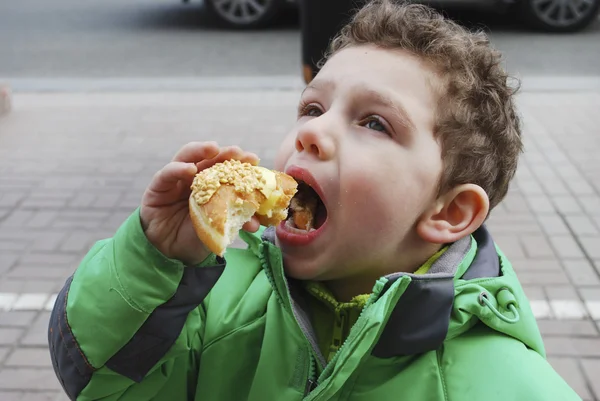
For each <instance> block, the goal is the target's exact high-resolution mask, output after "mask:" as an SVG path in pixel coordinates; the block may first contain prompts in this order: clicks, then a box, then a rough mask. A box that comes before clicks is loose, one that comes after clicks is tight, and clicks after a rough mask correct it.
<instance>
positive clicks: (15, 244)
mask: <svg viewBox="0 0 600 401" xmlns="http://www.w3.org/2000/svg"><path fill="white" fill-rule="evenodd" d="M28 245H29V242H28V241H10V240H3V241H0V253H2V252H6V251H8V252H21V251H23V250H25V249H26V248H27V246H28Z"/></svg>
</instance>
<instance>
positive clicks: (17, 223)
mask: <svg viewBox="0 0 600 401" xmlns="http://www.w3.org/2000/svg"><path fill="white" fill-rule="evenodd" d="M33 215H34V212H33V211H26V210H13V212H12V213H11V214H9V215H8V217H6V218H5V219H4V220H3V221H2V222H0V226H1V227H22V226H24V225H26V224H27V223H28V222H29V220H30V219H31V218H32V217H33Z"/></svg>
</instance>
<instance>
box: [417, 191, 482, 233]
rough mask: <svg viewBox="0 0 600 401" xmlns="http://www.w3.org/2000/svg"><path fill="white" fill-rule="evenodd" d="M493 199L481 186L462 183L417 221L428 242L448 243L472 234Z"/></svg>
mask: <svg viewBox="0 0 600 401" xmlns="http://www.w3.org/2000/svg"><path fill="white" fill-rule="evenodd" d="M489 209H490V201H489V198H488V196H487V194H486V193H485V191H484V190H483V188H481V187H480V186H479V185H475V184H463V185H459V186H457V187H455V188H453V189H452V190H450V191H449V192H447V193H446V194H444V195H442V196H440V197H439V198H438V199H437V200H436V201H435V202H434V204H433V205H432V206H431V207H430V208H429V209H428V210H426V211H425V213H423V215H422V216H421V218H420V219H419V221H418V222H417V233H418V235H419V236H420V237H421V238H422V239H423V240H425V241H427V242H431V243H435V244H449V243H452V242H455V241H458V240H459V239H461V238H463V237H465V236H467V235H470V234H472V233H473V232H474V231H475V230H477V229H478V228H479V227H480V226H481V225H482V224H483V222H484V221H485V219H486V217H487V215H488V212H489Z"/></svg>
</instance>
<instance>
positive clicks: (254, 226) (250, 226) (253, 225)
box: [242, 216, 260, 233]
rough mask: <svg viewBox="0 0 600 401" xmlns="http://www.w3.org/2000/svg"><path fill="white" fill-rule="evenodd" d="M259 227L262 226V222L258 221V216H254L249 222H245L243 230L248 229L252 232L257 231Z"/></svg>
mask: <svg viewBox="0 0 600 401" xmlns="http://www.w3.org/2000/svg"><path fill="white" fill-rule="evenodd" d="M259 228H260V223H259V222H258V217H256V216H252V220H250V221H249V222H247V223H246V224H244V225H243V226H242V230H244V231H248V232H251V233H255V232H257V231H258V229H259Z"/></svg>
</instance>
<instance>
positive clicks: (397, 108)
mask: <svg viewBox="0 0 600 401" xmlns="http://www.w3.org/2000/svg"><path fill="white" fill-rule="evenodd" d="M335 86H336V84H335V82H333V81H329V80H318V81H317V80H315V81H312V82H311V83H309V84H308V85H307V86H306V88H304V90H303V91H302V95H304V92H306V91H307V90H309V89H311V90H316V91H320V90H325V89H330V90H334V89H335ZM352 91H353V92H358V93H359V94H360V95H361V96H363V97H366V98H370V99H373V100H374V102H376V103H378V104H379V105H381V106H385V107H388V108H390V109H391V110H392V111H393V112H394V117H395V118H396V120H397V122H398V123H400V124H401V125H402V126H403V127H405V128H408V129H410V130H412V131H414V130H416V127H415V124H414V123H413V122H412V120H411V119H410V117H409V114H408V113H407V111H406V108H405V107H404V106H403V105H402V102H401V101H400V100H396V101H394V100H392V97H391V96H388V95H387V94H385V93H382V92H380V91H377V90H374V89H372V88H370V87H368V86H366V85H364V84H360V85H357V86H354V87H353V88H352Z"/></svg>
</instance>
